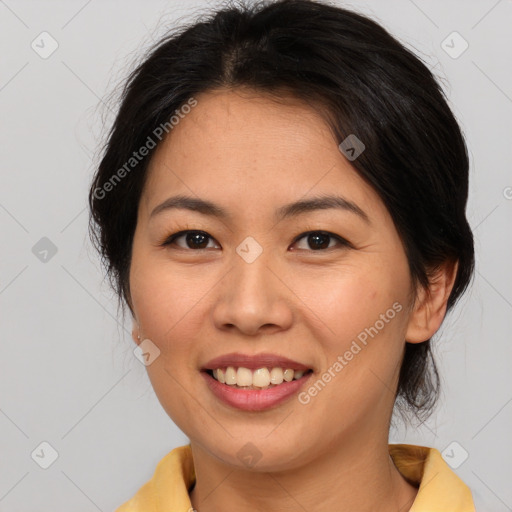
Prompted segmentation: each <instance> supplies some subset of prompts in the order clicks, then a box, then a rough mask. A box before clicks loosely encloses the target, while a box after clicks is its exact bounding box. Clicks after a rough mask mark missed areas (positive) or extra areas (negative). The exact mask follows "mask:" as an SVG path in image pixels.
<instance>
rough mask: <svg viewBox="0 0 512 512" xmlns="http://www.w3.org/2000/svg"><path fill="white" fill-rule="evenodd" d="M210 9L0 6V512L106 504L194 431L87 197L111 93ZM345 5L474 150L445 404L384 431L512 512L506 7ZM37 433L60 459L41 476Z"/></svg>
mask: <svg viewBox="0 0 512 512" xmlns="http://www.w3.org/2000/svg"><path fill="white" fill-rule="evenodd" d="M208 5H218V4H217V3H216V2H213V1H212V2H196V3H194V2H187V3H186V4H184V3H178V2H176V1H167V2H163V1H145V2H134V1H123V2H121V1H117V2H116V1H102V2H100V1H99V0H92V1H84V0H80V1H67V2H63V1H61V2H50V1H46V2H35V1H33V2H29V1H21V0H18V1H15V0H5V1H0V48H1V49H2V51H1V66H0V112H1V123H0V137H1V141H2V144H1V149H0V151H1V153H0V161H1V172H0V180H1V181H0V223H1V226H2V250H1V255H2V256H1V267H0V304H1V322H2V323H1V331H0V332H1V337H2V340H1V347H2V352H1V357H0V390H1V395H0V432H1V436H0V443H1V446H0V454H1V455H0V511H9V512H14V511H24V512H25V511H35V510H37V511H52V512H58V511H64V510H73V511H75V512H81V511H84V512H89V511H91V512H92V511H95V510H101V511H109V510H113V509H115V508H116V507H117V506H119V505H120V504H121V503H123V502H124V501H125V500H127V499H128V498H130V497H131V496H132V495H133V494H134V493H135V491H136V490H137V489H138V488H139V487H140V486H141V485H142V484H143V483H145V482H146V481H147V480H148V479H149V478H150V477H151V475H152V473H153V471H154V469H155V466H156V464H157V462H158V461H159V460H160V459H161V458H162V457H163V456H164V455H165V454H166V453H168V451H170V450H171V449H172V448H174V447H176V446H178V445H181V444H184V443H186V442H187V439H186V437H185V436H184V434H183V433H181V432H180V431H179V430H178V429H177V427H176V426H175V425H174V424H173V423H172V422H171V420H170V419H169V418H168V417H167V415H166V414H165V412H164V411H163V409H162V408H161V406H160V404H159V403H158V401H157V399H156V397H155V395H154V393H153V390H152V388H151V385H150V382H149V380H148V378H147V375H146V370H145V368H144V366H143V365H142V364H141V363H140V362H139V361H138V360H137V359H136V358H135V357H134V355H133V349H134V348H135V346H134V345H133V342H132V340H131V338H130V334H129V330H130V324H129V323H127V324H126V325H123V323H122V320H121V319H120V317H119V316H118V315H117V312H116V303H115V300H114V297H113V294H112V292H111V291H110V290H109V288H108V286H107V283H105V282H102V271H101V268H100V265H99V261H98V258H97V256H96V254H95V253H94V251H93V250H92V248H91V246H90V243H89V241H88V239H87V210H86V193H87V187H88V183H89V181H90V177H91V176H92V172H93V168H94V165H95V161H96V160H95V153H96V152H97V148H98V145H99V144H100V141H101V140H102V139H101V137H102V136H103V135H104V133H105V129H106V128H108V126H109V123H110V122H111V120H112V111H111V110H109V108H111V109H115V104H114V105H112V104H109V103H106V105H108V107H106V106H105V105H104V104H103V101H105V102H106V100H107V94H108V93H109V92H111V91H112V90H113V87H114V86H115V85H116V84H118V83H119V81H120V80H122V78H123V77H124V76H125V75H126V73H127V71H128V70H129V68H130V66H131V65H132V64H133V59H134V58H136V57H137V56H140V55H141V51H142V50H144V49H145V48H147V47H148V45H150V44H151V43H152V42H153V40H156V39H157V38H158V36H159V35H161V34H162V33H163V32H164V31H165V28H166V27H167V26H169V25H172V24H173V23H174V22H175V20H177V19H179V18H181V17H183V16H184V15H187V17H186V19H189V18H190V17H193V12H194V10H195V7H197V6H200V7H201V8H205V7H207V6H208ZM344 5H348V6H349V7H352V8H353V9H355V10H358V11H361V12H365V13H369V14H372V15H373V16H374V17H375V18H376V19H377V20H378V21H380V22H381V23H382V24H383V25H384V26H385V27H386V28H388V29H389V30H390V31H391V32H392V33H393V34H394V35H395V36H397V37H398V38H399V39H400V40H401V41H402V42H404V43H405V44H406V45H408V46H412V47H414V49H415V51H416V52H419V53H420V54H421V55H422V56H423V57H424V59H425V60H426V61H427V63H428V65H429V66H430V67H431V68H432V69H433V70H434V71H435V73H436V74H437V75H438V76H439V77H440V78H441V80H442V81H443V83H444V84H445V88H446V91H447V94H448V96H449V98H450V102H451V105H452V107H453V109H454V111H455V113H456V115H457V117H458V119H459V121H460V123H461V125H462V127H463V129H464V131H465V133H466V136H467V140H468V146H469V148H470V153H471V192H470V201H469V206H468V216H469V219H470V222H471V225H472V227H473V229H474V234H475V242H476V252H477V271H476V274H475V280H474V284H473V286H472V289H471V291H470V292H469V293H468V294H467V295H466V296H465V298H464V299H463V301H462V302H461V303H460V305H459V307H457V309H456V310H455V311H453V313H452V314H451V315H450V317H449V318H448V319H447V321H446V322H445V324H444V327H443V329H442V332H441V333H440V337H439V342H438V344H437V348H436V352H437V355H438V360H439V364H440V368H441V372H442V375H443V384H444V387H443V390H444V391H443V397H442V400H441V403H440V405H439V407H438V410H437V414H435V415H434V416H433V417H432V418H431V419H430V420H429V421H428V422H427V424H425V425H423V426H422V427H419V428H409V429H408V430H406V431H404V430H403V429H402V428H398V429H396V430H393V431H392V435H391V440H392V441H394V442H410V443H416V444H423V445H428V446H434V447H436V448H438V449H439V450H440V451H442V452H444V454H445V457H446V460H447V461H450V462H451V463H452V464H453V465H454V466H455V465H457V464H459V463H460V466H458V468H457V469H456V471H457V473H458V474H459V475H460V476H461V477H462V478H463V479H464V480H465V481H466V482H467V483H468V484H469V485H470V486H471V487H472V489H474V490H475V491H476V493H477V495H478V496H479V498H478V499H479V502H480V501H481V502H483V503H486V505H485V506H483V507H482V508H481V509H480V510H489V511H501V510H512V487H511V486H510V479H511V473H512V471H511V466H512V462H511V461H512V442H511V437H510V431H511V428H510V427H511V423H512V386H511V381H512V377H511V372H510V363H511V355H512V344H511V343H510V332H511V327H512V322H511V318H512V315H511V308H512V292H511V290H512V287H511V274H512V272H511V266H510V254H511V245H512V243H511V237H510V235H509V233H510V222H511V220H512V216H511V214H512V199H511V198H512V188H511V187H512V175H511V172H510V169H511V163H512V162H511V160H512V158H511V143H510V135H511V133H512V130H511V128H512V116H511V114H512V76H511V67H510V62H511V43H512V35H511V31H510V26H511V23H512V2H511V1H510V0H501V1H496V0H481V1H476V0H473V1H462V0H461V1H446V0H444V1H438V0H436V1H421V0H415V1H412V0H393V1H380V2H379V1H377V0H373V1H361V2H352V3H350V4H344ZM43 31H46V32H48V33H49V34H51V37H52V38H53V39H55V40H56V41H57V43H58V45H59V46H58V49H57V50H56V51H55V52H54V53H53V54H52V55H50V56H49V57H48V58H46V59H43V58H42V57H41V56H40V54H38V53H36V51H34V50H33V49H32V47H31V43H32V41H35V43H34V44H39V47H42V46H43V45H44V48H45V49H46V50H48V49H49V48H51V46H50V45H51V41H50V40H49V39H45V40H44V41H45V42H44V43H41V38H42V37H46V38H47V37H48V36H39V34H41V32H43ZM453 31H457V32H458V33H460V35H461V36H462V37H463V38H464V40H466V41H467V43H468V44H469V47H468V49H467V50H466V51H465V52H464V53H462V54H461V55H460V56H458V57H457V58H452V56H450V55H449V54H448V53H447V52H446V51H445V49H446V50H447V51H449V52H451V53H452V55H454V54H456V53H459V52H460V50H461V49H463V46H462V45H463V44H464V43H463V41H462V40H460V39H457V36H450V37H448V36H449V35H450V34H452V32H453ZM447 37H448V39H447ZM454 37H455V39H454ZM443 41H445V43H442V42H443ZM442 44H443V45H444V49H443V46H442ZM450 47H451V48H450ZM39 51H42V48H41V49H40V50H39ZM102 116H103V120H104V121H105V123H106V124H105V125H103V124H102V122H103V121H102ZM507 225H508V226H509V227H508V228H507V229H505V228H506V226H507ZM43 237H47V238H48V239H49V240H50V241H51V243H52V244H53V245H54V246H55V248H56V250H57V252H56V253H55V254H53V253H52V250H51V249H52V247H51V246H50V245H49V242H48V240H43V241H40V239H41V238H43ZM36 244H39V245H36ZM34 246H35V249H33V248H34ZM45 250H47V251H48V252H47V253H45V252H44V251H45ZM54 250H55V249H54ZM43 441H46V442H47V443H49V444H50V445H51V447H53V449H54V450H55V451H56V452H57V453H58V458H57V459H56V460H55V462H54V463H53V464H52V465H51V466H50V467H48V469H43V468H42V467H40V465H41V464H43V465H44V463H45V461H46V463H49V462H51V453H52V452H51V448H49V447H47V446H46V445H43V446H42V447H41V446H40V443H41V442H43ZM453 442H456V443H457V444H452V443H453ZM34 450H35V452H34ZM41 450H42V451H41ZM466 452H467V453H468V455H469V456H468V458H467V459H466V460H464V457H465V456H466ZM32 453H34V455H33V456H31V454H32ZM461 461H463V462H461Z"/></svg>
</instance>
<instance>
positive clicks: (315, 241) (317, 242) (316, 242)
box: [308, 233, 330, 250]
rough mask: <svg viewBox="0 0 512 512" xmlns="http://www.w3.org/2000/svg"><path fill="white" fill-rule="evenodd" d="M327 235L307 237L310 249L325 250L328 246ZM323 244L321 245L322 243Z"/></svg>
mask: <svg viewBox="0 0 512 512" xmlns="http://www.w3.org/2000/svg"><path fill="white" fill-rule="evenodd" d="M329 238H330V237H329V235H324V234H322V233H320V234H312V235H309V237H308V242H309V243H312V245H313V247H312V249H314V250H316V249H325V248H327V247H328V246H329ZM322 242H323V243H322Z"/></svg>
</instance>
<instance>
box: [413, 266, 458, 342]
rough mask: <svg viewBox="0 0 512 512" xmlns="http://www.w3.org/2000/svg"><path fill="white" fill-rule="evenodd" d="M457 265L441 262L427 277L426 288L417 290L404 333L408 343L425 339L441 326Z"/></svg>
mask: <svg viewBox="0 0 512 512" xmlns="http://www.w3.org/2000/svg"><path fill="white" fill-rule="evenodd" d="M458 266H459V264H458V262H446V263H443V264H442V265H440V266H439V267H438V268H436V269H435V271H434V272H433V273H432V275H431V276H430V277H429V282H430V283H429V286H428V288H427V289H425V288H421V289H420V290H419V291H418V294H417V297H416V300H415V303H414V307H413V311H412V313H411V316H410V317H409V324H408V326H407V331H406V334H405V340H406V341H407V342H408V343H421V342H423V341H426V340H428V339H430V338H431V337H432V336H433V335H434V334H435V333H436V332H437V330H438V329H439V327H441V323H442V322H443V319H444V317H445V314H446V304H447V302H448V298H449V297H450V293H451V291H452V288H453V284H454V282H455V277H456V276H457V268H458Z"/></svg>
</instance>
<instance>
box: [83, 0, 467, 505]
mask: <svg viewBox="0 0 512 512" xmlns="http://www.w3.org/2000/svg"><path fill="white" fill-rule="evenodd" d="M467 191H468V158H467V152H466V146H465V142H464V139H463V136H462V134H461V131H460V129H459V127H458V125H457V122H456V120H455V119H454V116H453V115H452V113H451V111H450V109H449V107H448V106H447V103H446V100H445V98H444V96H443V93H442V91H441V89H440V87H439V85H438V84H437V82H436V81H435V79H434V77H433V76H432V74H431V73H430V71H429V70H428V69H427V67H426V66H425V65H424V64H423V63H422V62H421V61H420V60H419V59H418V58H417V57H415V56H414V55H413V54H412V53H411V52H409V51H408V50H407V49H405V48H404V47H403V46H402V45H401V44H400V43H398V42H397V41H396V40H395V39H394V38H393V37H391V36H390V35H389V34H388V33H387V32H386V31H385V30H384V29H383V28H382V27H380V26H379V25H377V24H376V23H375V22H373V21H371V20H369V19H367V18H365V17H363V16H361V15H359V14H355V13H353V12H351V11H348V10H345V9H342V8H338V7H334V6H330V5H327V4H323V3H319V2H313V1H308V0H284V1H278V2H272V3H266V4H252V5H249V6H238V7H232V8H225V9H222V10H219V11H218V12H216V13H213V14H212V15H211V16H210V17H207V18H204V19H202V20H199V21H197V23H195V24H193V25H191V26H189V27H185V28H183V29H182V30H181V31H180V32H179V33H173V34H171V35H169V36H167V37H166V38H165V39H163V40H162V41H160V42H159V43H158V44H157V45H156V47H155V48H154V49H153V50H152V51H151V53H150V54H149V55H148V56H147V58H146V59H145V60H144V62H143V63H142V64H141V65H140V66H139V67H138V68H137V69H136V70H135V71H134V72H133V73H132V74H131V76H130V77H129V79H128V82H127V84H126V88H125V90H124V94H123V98H122V104H121V106H120V109H119V113H118V115H117V118H116V120H115V123H114V125H113V128H112V130H111V132H110V135H109V139H108V141H107V144H106V147H105V152H104V155H103V158H102V161H101V163H100V166H99V169H98V171H97V173H96V176H95V177H94V181H93V184H92V186H91V190H90V196H89V197H90V207H91V215H92V217H91V229H92V234H93V236H94V239H95V241H96V242H97V244H98V248H99V250H100V252H101V254H102V256H103V258H104V260H105V262H106V263H107V270H108V272H109V275H110V276H111V278H112V281H113V284H114V286H115V287H116V290H117V292H118V294H119V297H120V299H122V300H123V301H125V302H126V304H127V305H128V307H129V309H130V312H131V314H132V318H133V338H134V341H135V343H136V344H137V345H138V349H137V351H136V353H138V356H139V357H140V358H141V360H142V361H143V362H144V364H145V365H146V368H147V371H148V375H149V377H150V380H151V383H152V385H153V388H154V390H155V393H156V395H157V397H158V399H159V401H160V403H161V404H162V407H163V408H164V409H165V411H166V412H167V413H168V415H169V416H170V418H171V419H172V420H173V421H174V422H175V423H176V424H177V425H178V427H179V428H180V429H181V430H182V431H183V432H184V433H185V434H186V435H187V437H188V438H189V439H190V444H189V445H186V446H182V447H179V448H176V449H174V450H173V451H171V452H170V453H169V454H167V455H166V456H165V457H164V458H163V459H162V460H161V461H160V463H159V464H158V466H157V468H156V470H155V474H154V476H153V478H152V479H151V480H150V481H149V482H148V483H146V484H145V485H144V486H143V487H142V488H141V489H139V491H138V492H137V493H136V495H135V496H134V497H133V498H132V499H130V500H129V501H128V502H127V503H125V504H124V505H122V506H121V507H120V508H119V509H118V512H127V511H143V510H144V511H147V510H155V511H156V510H158V511H160V510H162V511H163V510H166V511H168V510H172V511H183V512H184V511H187V510H192V509H195V510H198V511H200V512H209V511H218V510H253V511H260V510H262V511H263V510H269V509H271V508H272V509H275V510H290V509H292V508H293V509H302V510H308V511H315V512H322V511H327V510H329V511H331V510H336V511H338V512H345V511H347V512H348V511H350V512H354V511H374V510H379V511H380V512H388V511H389V512H391V511H393V512H396V511H407V510H410V511H414V512H441V511H442V512H448V511H450V512H470V511H474V505H473V500H472V496H471V492H470V490H469V488H468V487H467V486H466V485H465V484H464V483H463V482H462V481H461V480H460V479H459V478H458V477H457V476H456V475H455V473H454V472H453V471H452V470H451V469H450V468H449V467H448V466H447V464H446V463H445V462H444V461H443V459H442V457H441V455H440V453H439V452H438V451H437V450H435V449H433V448H428V447H421V446H412V445H388V434H389V426H390V420H391V415H392V412H393V409H394V407H397V408H398V410H399V411H401V412H402V413H407V412H412V413H414V414H415V415H416V416H417V417H419V418H425V417H426V416H427V415H428V414H429V413H430V411H431V410H432V407H433V405H434V403H435V401H436V397H437V394H438V381H437V372H436V368H435V363H434V361H433V358H432V355H431V349H430V339H431V337H432V336H433V335H434V333H435V332H436V331H437V330H438V329H439V327H440V325H441V323H442V321H443V319H444V317H445V314H446V312H447V311H448V310H449V309H450V308H452V307H453V305H454V304H455V302H456V301H457V299H458V298H459V297H460V296H461V294H462V293H463V292H464V290H465V288H466V287H467V285H468V283H469V281H470V279H471V276H472V272H473V264H474V253H473V238H472V234H471V230H470V228H469V225H468V222H467V220H466V216H465V206H466V201H467Z"/></svg>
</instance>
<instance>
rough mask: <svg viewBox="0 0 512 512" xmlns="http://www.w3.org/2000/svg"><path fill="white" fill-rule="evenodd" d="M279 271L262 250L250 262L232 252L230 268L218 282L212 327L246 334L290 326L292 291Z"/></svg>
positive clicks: (273, 330) (277, 330)
mask: <svg viewBox="0 0 512 512" xmlns="http://www.w3.org/2000/svg"><path fill="white" fill-rule="evenodd" d="M271 267H272V268H271ZM280 274H282V272H281V273H280V272H279V267H278V265H276V264H275V263H274V264H273V262H271V261H269V258H268V257H267V256H266V254H265V251H264V252H263V253H262V254H261V255H260V256H259V257H258V258H257V259H256V260H255V261H253V262H251V263H248V262H247V261H245V260H244V259H243V258H242V257H239V256H238V255H235V257H234V258H233V267H232V269H231V270H230V271H229V272H228V273H227V274H226V275H225V276H224V277H223V279H222V280H221V282H220V283H219V284H218V288H217V293H218V297H217V300H216V301H215V302H214V304H215V305H214V310H213V321H214V323H215V326H216V327H217V328H218V329H220V330H224V331H238V332H239V333H242V334H245V335H249V336H254V335H257V334H259V333H265V334H271V333H273V332H279V331H282V330H286V329H288V328H290V326H291V325H292V321H293V309H292V303H291V301H292V298H293V293H292V291H291V290H290V288H288V286H287V284H286V280H285V279H284V276H283V275H280Z"/></svg>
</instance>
